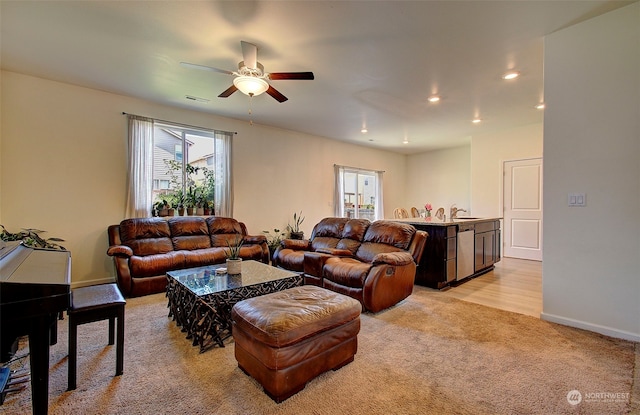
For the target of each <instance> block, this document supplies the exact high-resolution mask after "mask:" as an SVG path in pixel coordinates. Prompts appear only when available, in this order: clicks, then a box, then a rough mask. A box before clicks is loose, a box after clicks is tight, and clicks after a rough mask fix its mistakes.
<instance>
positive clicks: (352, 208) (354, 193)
mask: <svg viewBox="0 0 640 415" xmlns="http://www.w3.org/2000/svg"><path fill="white" fill-rule="evenodd" d="M382 173H383V172H379V171H371V170H363V169H357V168H353V167H345V166H337V165H336V166H335V175H336V196H335V198H336V200H335V207H336V209H335V214H336V216H338V217H347V218H359V219H369V220H370V221H374V220H378V219H382V218H383V217H384V212H383V211H382Z"/></svg>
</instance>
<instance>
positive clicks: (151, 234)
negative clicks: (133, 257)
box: [120, 218, 171, 244]
mask: <svg viewBox="0 0 640 415" xmlns="http://www.w3.org/2000/svg"><path fill="white" fill-rule="evenodd" d="M170 236H171V231H170V229H169V224H168V223H167V221H166V220H164V219H160V218H144V219H140V218H138V219H125V220H123V221H122V222H120V240H121V241H122V243H124V244H127V242H129V241H133V240H136V239H147V238H168V237H170Z"/></svg>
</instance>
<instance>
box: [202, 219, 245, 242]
mask: <svg viewBox="0 0 640 415" xmlns="http://www.w3.org/2000/svg"><path fill="white" fill-rule="evenodd" d="M206 222H207V226H208V227H209V235H210V240H211V246H212V247H222V248H227V247H228V246H229V244H232V245H233V244H234V243H235V242H234V241H235V240H236V238H241V237H243V236H244V233H243V232H242V226H240V223H239V222H238V221H237V220H235V219H233V218H222V217H217V216H212V217H209V218H207V220H206Z"/></svg>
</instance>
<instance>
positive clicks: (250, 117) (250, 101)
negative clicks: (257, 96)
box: [249, 94, 253, 126]
mask: <svg viewBox="0 0 640 415" xmlns="http://www.w3.org/2000/svg"><path fill="white" fill-rule="evenodd" d="M252 104H253V94H250V95H249V125H251V126H253V119H252V115H253V111H252V110H251V107H252Z"/></svg>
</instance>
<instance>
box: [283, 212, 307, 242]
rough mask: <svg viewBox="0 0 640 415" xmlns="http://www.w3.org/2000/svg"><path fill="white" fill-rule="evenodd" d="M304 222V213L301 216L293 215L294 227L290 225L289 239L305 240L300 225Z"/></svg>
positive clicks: (288, 226) (288, 227)
mask: <svg viewBox="0 0 640 415" xmlns="http://www.w3.org/2000/svg"><path fill="white" fill-rule="evenodd" d="M302 222H304V216H302V211H300V214H296V213H294V214H293V225H292V224H288V225H287V230H288V231H289V238H291V239H304V232H303V231H301V230H300V225H301V224H302Z"/></svg>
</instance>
